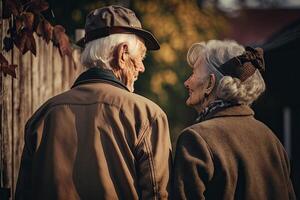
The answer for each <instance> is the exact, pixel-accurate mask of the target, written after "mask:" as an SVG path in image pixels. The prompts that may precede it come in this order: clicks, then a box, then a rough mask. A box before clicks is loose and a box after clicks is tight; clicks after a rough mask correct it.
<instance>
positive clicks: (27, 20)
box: [21, 12, 34, 31]
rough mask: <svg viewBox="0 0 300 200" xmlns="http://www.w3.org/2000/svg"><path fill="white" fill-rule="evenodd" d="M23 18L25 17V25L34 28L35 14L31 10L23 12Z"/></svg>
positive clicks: (29, 28)
mask: <svg viewBox="0 0 300 200" xmlns="http://www.w3.org/2000/svg"><path fill="white" fill-rule="evenodd" d="M21 16H22V18H23V23H24V27H25V28H27V29H28V30H31V31H32V29H33V22H34V14H33V13H31V12H24V13H22V15H21Z"/></svg>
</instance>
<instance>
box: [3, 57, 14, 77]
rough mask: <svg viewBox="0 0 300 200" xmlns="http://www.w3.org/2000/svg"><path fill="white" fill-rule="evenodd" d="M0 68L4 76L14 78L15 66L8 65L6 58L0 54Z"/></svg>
mask: <svg viewBox="0 0 300 200" xmlns="http://www.w3.org/2000/svg"><path fill="white" fill-rule="evenodd" d="M0 66H1V68H0V69H1V70H0V71H1V72H2V73H3V74H4V76H6V75H7V74H9V75H10V76H12V77H14V78H16V77H17V76H16V68H17V65H10V64H8V61H7V60H6V58H5V57H4V56H3V55H2V53H0Z"/></svg>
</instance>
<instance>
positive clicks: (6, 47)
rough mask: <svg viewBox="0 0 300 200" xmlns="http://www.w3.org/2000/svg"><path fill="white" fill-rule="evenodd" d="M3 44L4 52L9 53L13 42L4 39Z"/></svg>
mask: <svg viewBox="0 0 300 200" xmlns="http://www.w3.org/2000/svg"><path fill="white" fill-rule="evenodd" d="M3 44H4V50H5V51H10V50H12V49H13V47H14V41H13V39H12V38H9V37H5V38H4V39H3Z"/></svg>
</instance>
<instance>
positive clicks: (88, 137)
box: [16, 6, 171, 200]
mask: <svg viewBox="0 0 300 200" xmlns="http://www.w3.org/2000/svg"><path fill="white" fill-rule="evenodd" d="M85 31H86V35H85V37H84V39H82V40H80V41H79V44H81V45H84V46H85V48H84V51H83V53H82V57H81V61H82V63H83V65H85V66H86V67H87V68H88V70H87V71H85V72H84V73H82V74H81V75H80V76H79V77H78V79H77V80H76V81H75V83H74V85H73V87H72V88H71V89H70V90H69V91H67V92H65V93H62V94H60V95H58V96H55V97H53V98H51V99H50V100H48V101H47V102H46V103H45V104H44V105H42V106H41V107H40V108H39V109H38V110H37V112H36V113H35V114H34V115H33V116H32V117H31V118H30V119H29V121H28V122H27V125H26V130H25V147H24V151H23V156H22V163H21V167H20V172H19V179H18V183H17V189H16V199H51V200H53V199H68V200H71V199H110V200H111V199H167V198H168V188H169V184H168V183H169V174H170V166H171V165H170V164H171V144H170V137H169V128H168V121H167V117H166V115H165V113H164V112H163V111H162V110H161V109H160V108H159V106H157V105H156V104H155V103H153V102H151V101H150V100H148V99H146V98H144V97H141V96H139V95H137V94H133V93H132V92H133V90H134V82H135V81H136V79H137V77H138V75H139V73H142V72H144V70H145V68H144V65H143V58H144V57H145V53H146V50H147V49H148V50H157V49H159V44H158V42H157V40H156V39H155V37H154V36H153V35H152V34H151V33H150V32H148V31H146V30H144V29H142V28H141V24H140V22H139V20H138V19H137V17H136V16H135V14H134V12H133V11H131V10H129V9H126V8H123V7H120V6H108V7H104V8H100V9H96V10H94V11H92V12H91V13H90V14H89V15H88V16H87V18H86V25H85Z"/></svg>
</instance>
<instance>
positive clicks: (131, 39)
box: [81, 34, 140, 70]
mask: <svg viewBox="0 0 300 200" xmlns="http://www.w3.org/2000/svg"><path fill="white" fill-rule="evenodd" d="M139 41H140V38H139V37H138V36H136V35H134V34H112V35H109V36H107V37H104V38H100V39H96V40H93V41H90V42H88V43H87V44H86V45H85V48H84V50H83V52H82V54H81V63H82V65H83V66H85V67H87V68H90V67H101V68H103V69H109V70H112V66H111V65H110V62H111V60H112V59H113V53H114V50H115V48H116V47H117V46H118V45H119V44H121V43H123V42H126V43H127V44H128V53H129V54H130V56H132V57H135V56H136V55H137V52H138V49H139Z"/></svg>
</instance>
